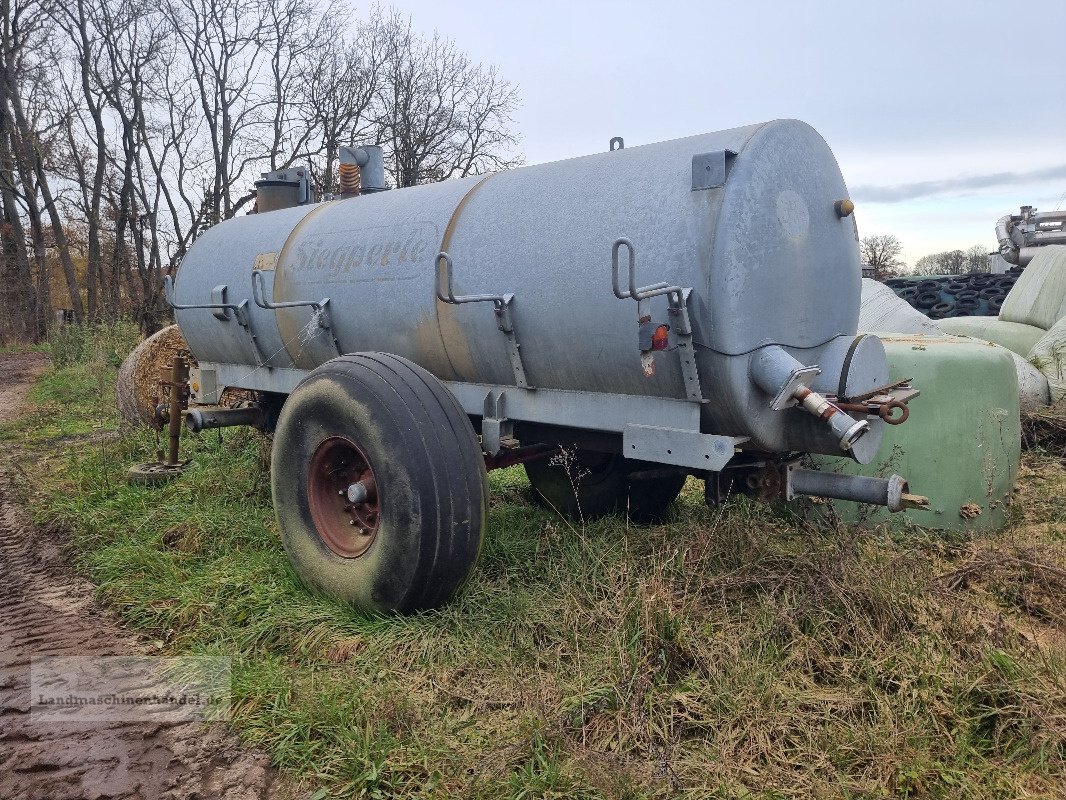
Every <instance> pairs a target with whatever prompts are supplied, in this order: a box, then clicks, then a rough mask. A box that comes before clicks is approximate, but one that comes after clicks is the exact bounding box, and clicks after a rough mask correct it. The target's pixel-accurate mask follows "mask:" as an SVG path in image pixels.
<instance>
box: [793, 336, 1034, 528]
mask: <svg viewBox="0 0 1066 800" xmlns="http://www.w3.org/2000/svg"><path fill="white" fill-rule="evenodd" d="M877 335H878V336H879V337H880V338H881V340H882V341H883V342H884V343H885V350H886V351H887V353H888V363H889V370H890V374H891V378H892V380H894V381H895V380H903V379H904V378H911V379H913V384H914V386H915V387H916V388H918V389H920V390H921V396H919V397H917V398H915V399H914V400H912V401H911V413H910V418H909V419H908V420H907V421H906V422H905V423H904V424H902V425H894V426H887V428H886V431H885V437H884V441H883V442H882V444H881V449H880V450H879V451H878V454H877V457H876V458H875V459H874V461H872V462H871V463H870V464H866V465H860V464H856V463H853V462H850V461H848V462H845V461H843V460H842V459H830V458H825V457H819V456H816V457H814V458H815V462H816V464H817V466H818V467H819V468H820V469H827V470H828V469H835V471H838V472H844V473H848V474H853V475H874V476H877V477H886V476H888V475H891V474H892V473H893V472H895V473H898V474H900V475H902V476H903V477H905V478H906V479H907V481H908V482H909V483H910V491H911V492H912V493H914V494H920V495H925V496H926V497H928V498H929V509H928V510H922V511H918V510H908V511H901V512H899V513H896V514H890V513H889V512H888V511H887V510H886V509H884V508H877V507H873V506H860V505H859V504H858V503H851V502H847V501H842V500H835V501H833V505H834V508H836V509H837V511H838V513H839V514H840V515H841V516H842V517H843V518H844V519H846V520H849V521H862V522H870V523H882V522H885V523H889V524H892V525H894V526H897V527H902V526H904V525H906V524H907V523H908V522H912V523H914V524H917V525H921V526H924V527H927V528H937V529H941V530H953V531H954V530H967V531H988V530H995V529H997V528H1000V527H1002V526H1003V525H1004V524H1005V522H1006V506H1007V502H1008V499H1009V496H1010V492H1011V489H1012V487H1013V486H1014V479H1015V477H1016V476H1017V473H1018V460H1019V458H1020V455H1021V428H1020V421H1019V413H1018V379H1017V375H1016V372H1015V368H1014V362H1013V359H1012V358H1011V356H1010V354H1009V352H1008V351H1007V350H1005V349H1004V348H1002V347H1000V346H998V345H993V344H988V343H985V342H977V341H974V340H973V339H964V338H959V337H953V336H943V337H932V336H924V335H918V334H893V333H879V334H877Z"/></svg>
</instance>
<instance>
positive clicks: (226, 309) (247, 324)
mask: <svg viewBox="0 0 1066 800" xmlns="http://www.w3.org/2000/svg"><path fill="white" fill-rule="evenodd" d="M228 288H229V287H228V286H227V285H226V284H224V283H223V284H219V285H218V286H216V287H215V288H214V289H212V290H211V294H212V295H217V296H218V297H220V298H222V301H223V302H221V303H191V304H185V303H175V302H174V279H173V278H171V277H170V276H169V275H167V276H166V278H164V279H163V296H164V297H165V298H166V301H167V303H168V304H169V305H170V307H171V308H173V309H174V310H175V311H185V310H188V309H197V308H202V309H207V310H210V311H211V312H212V314H213V316H214V317H215V319H217V320H219V321H220V322H227V321H229V319H230V316H229V314H230V312H231V311H232V312H233V317H234V319H236V320H237V324H238V325H240V326H241V327H242V328H244V331H245V333H247V334H248V338H249V339H250V340H251V342H252V352H253V353H254V354H255V360H256V366H262V365H263V362H264V358H263V352H262V350H261V349H260V348H259V340H258V339H257V338H256V335H255V331H254V330H252V324H251V320H250V319H249V318H248V301H247V300H241V302H239V303H227V302H225V297H226V291H227V289H228Z"/></svg>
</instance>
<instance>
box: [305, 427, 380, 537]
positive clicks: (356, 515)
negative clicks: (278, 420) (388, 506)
mask: <svg viewBox="0 0 1066 800" xmlns="http://www.w3.org/2000/svg"><path fill="white" fill-rule="evenodd" d="M307 501H308V505H309V506H310V510H311V520H312V522H313V523H314V526H315V530H316V531H317V532H318V536H319V538H320V539H321V540H322V543H323V544H324V545H325V546H326V547H328V548H329V549H330V551H332V552H333V553H335V554H336V555H338V556H340V557H341V558H358V557H359V556H361V555H363V553H365V552H366V551H367V550H368V549H369V547H370V545H371V544H372V543H373V542H374V539H375V538H376V536H377V532H378V525H379V524H380V521H381V504H380V501H379V498H378V488H377V479H376V477H375V475H374V470H373V469H372V468H371V466H370V461H369V460H368V459H367V457H366V454H365V453H363V451H362V449H360V447H359V445H357V444H356V443H355V442H353V441H352V440H351V439H348V438H346V437H344V436H331V437H329V438H328V439H325V440H324V441H323V442H322V443H321V444H319V445H318V447H317V448H316V449H315V452H314V454H313V455H312V456H311V463H310V465H309V468H308V472H307Z"/></svg>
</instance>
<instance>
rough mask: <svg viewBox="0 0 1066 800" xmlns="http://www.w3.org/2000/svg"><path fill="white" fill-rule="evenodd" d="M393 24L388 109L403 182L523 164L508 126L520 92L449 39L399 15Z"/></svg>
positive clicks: (396, 172)
mask: <svg viewBox="0 0 1066 800" xmlns="http://www.w3.org/2000/svg"><path fill="white" fill-rule="evenodd" d="M388 25H389V28H390V40H391V41H390V45H389V55H388V65H387V69H386V79H385V80H386V85H385V88H384V90H383V91H382V112H383V116H384V120H385V126H386V128H385V133H386V140H387V142H388V144H389V145H390V149H391V153H390V157H391V162H392V173H393V179H394V180H395V181H396V184H397V186H414V185H415V184H419V183H426V182H431V181H442V180H446V179H448V178H452V177H465V176H467V175H474V174H480V173H482V172H489V171H492V170H497V169H506V168H508V167H512V166H516V165H517V164H519V163H520V159H519V158H518V157H517V156H516V155H514V153H513V150H514V148H515V146H516V145H517V141H518V139H517V136H516V135H515V134H514V133H512V132H511V127H510V126H511V114H512V113H513V111H514V109H515V106H516V105H517V102H518V94H517V90H516V89H515V88H514V87H513V86H512V85H511V84H510V83H509V82H507V81H505V80H503V79H501V78H500V77H499V75H498V74H497V72H496V70H495V68H491V67H484V66H482V65H480V64H475V63H472V62H471V61H470V59H469V57H468V56H467V55H466V54H465V53H463V52H462V51H460V50H459V49H458V48H457V47H456V45H455V43H454V42H453V41H451V40H450V39H445V38H442V37H441V36H440V35H439V34H437V33H434V34H433V35H432V36H431V37H429V38H423V37H421V36H419V35H417V34H416V33H414V31H413V30H412V28H411V23H410V20H407V21H403V20H400V19H399V18H398V17H396V16H395V15H394V16H393V17H392V18H391V19H390V20H389V22H388Z"/></svg>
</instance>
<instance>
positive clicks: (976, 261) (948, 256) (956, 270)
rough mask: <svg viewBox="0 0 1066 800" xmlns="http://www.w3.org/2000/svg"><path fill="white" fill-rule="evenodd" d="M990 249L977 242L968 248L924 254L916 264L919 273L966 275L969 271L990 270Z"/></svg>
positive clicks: (916, 270) (915, 269) (915, 268)
mask: <svg viewBox="0 0 1066 800" xmlns="http://www.w3.org/2000/svg"><path fill="white" fill-rule="evenodd" d="M988 268H989V261H988V250H987V249H986V248H984V247H982V246H981V245H979V244H975V245H973V246H972V247H970V248H969V249H967V250H945V251H944V252H942V253H931V254H930V255H927V256H922V257H921V258H919V259H918V261H917V263H916V264H915V265H914V271H915V272H916V273H917V274H919V275H964V274H966V273H967V272H988Z"/></svg>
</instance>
